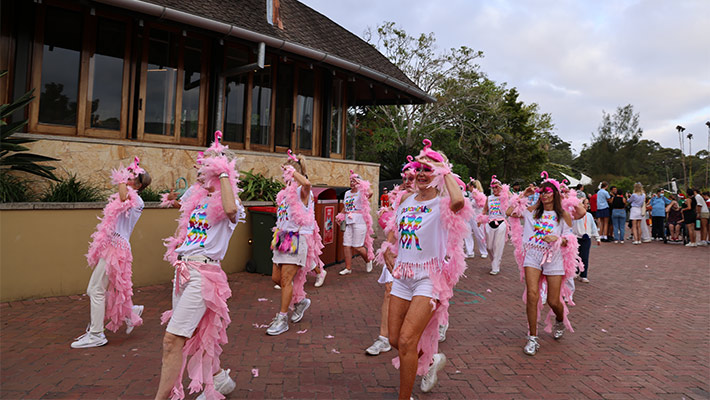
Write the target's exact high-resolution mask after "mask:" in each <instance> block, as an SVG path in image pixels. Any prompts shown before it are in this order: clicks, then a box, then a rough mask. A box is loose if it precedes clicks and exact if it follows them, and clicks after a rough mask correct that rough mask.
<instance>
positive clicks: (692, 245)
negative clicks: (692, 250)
mask: <svg viewBox="0 0 710 400" xmlns="http://www.w3.org/2000/svg"><path fill="white" fill-rule="evenodd" d="M697 246H698V245H697V244H695V243H693V242H690V243H688V244H686V245H685V247H697Z"/></svg>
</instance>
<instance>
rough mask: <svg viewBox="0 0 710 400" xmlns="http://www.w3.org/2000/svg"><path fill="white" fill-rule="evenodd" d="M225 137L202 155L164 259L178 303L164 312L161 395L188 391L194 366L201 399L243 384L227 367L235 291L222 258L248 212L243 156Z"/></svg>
mask: <svg viewBox="0 0 710 400" xmlns="http://www.w3.org/2000/svg"><path fill="white" fill-rule="evenodd" d="M221 138H222V133H221V132H220V131H217V132H215V140H214V142H213V143H212V145H211V146H210V147H209V148H208V149H207V150H206V151H205V152H204V154H203V155H201V156H198V160H197V164H198V166H199V170H198V173H197V181H196V183H195V184H194V185H192V186H191V187H190V189H189V191H188V192H186V194H185V195H183V196H182V198H181V199H180V217H179V218H178V227H177V229H176V231H175V235H174V236H173V237H170V238H168V239H166V240H165V246H166V248H167V250H166V252H165V255H164V256H163V259H165V260H166V261H169V262H170V263H171V264H172V265H173V267H174V268H175V278H174V279H173V291H172V309H171V310H169V311H166V312H165V313H163V315H162V316H161V322H162V323H163V324H165V323H167V324H168V326H167V328H166V329H165V335H164V337H163V359H162V367H161V370H160V384H159V386H158V392H157V394H156V396H155V398H156V399H167V398H168V397H170V398H171V399H173V400H176V399H182V398H184V396H185V393H184V391H183V385H182V377H183V372H184V370H185V367H186V366H188V375H189V377H190V380H191V383H190V386H189V388H190V392H191V393H194V392H197V391H200V390H201V389H203V385H204V390H203V392H202V394H201V395H200V396H199V397H198V399H204V398H208V399H221V398H223V396H222V395H225V394H229V393H231V392H232V391H233V390H234V388H235V387H236V383H235V382H234V380H232V378H231V377H230V376H229V373H230V370H229V369H227V370H225V369H222V368H221V366H220V355H221V353H222V345H223V344H225V343H227V327H228V326H229V323H230V322H231V319H230V317H229V308H228V306H227V299H229V297H231V295H232V291H231V289H230V288H229V284H228V282H227V275H226V274H225V273H224V271H223V270H222V267H221V265H220V261H221V260H222V259H223V258H224V255H225V254H226V253H227V248H228V247H229V239H230V238H231V237H232V233H233V232H234V229H235V228H236V226H237V224H238V223H239V222H244V218H245V217H246V214H245V212H244V207H242V205H241V203H240V202H239V199H238V198H237V197H236V193H238V192H239V189H238V187H237V180H238V176H239V175H238V172H237V171H238V167H237V160H236V159H235V158H234V156H233V154H232V153H231V152H230V151H229V149H228V148H227V146H224V145H222V144H221V143H220V141H221ZM190 357H191V359H190V361H189V362H188V361H187V359H188V358H190Z"/></svg>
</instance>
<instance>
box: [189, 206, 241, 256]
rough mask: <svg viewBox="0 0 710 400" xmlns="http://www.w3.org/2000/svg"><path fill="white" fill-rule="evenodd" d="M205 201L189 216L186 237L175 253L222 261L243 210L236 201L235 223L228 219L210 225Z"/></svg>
mask: <svg viewBox="0 0 710 400" xmlns="http://www.w3.org/2000/svg"><path fill="white" fill-rule="evenodd" d="M207 200H208V198H207V197H205V198H204V199H203V200H202V201H201V202H200V203H199V204H198V205H197V206H196V207H195V209H194V210H192V213H191V214H190V220H189V221H188V224H187V236H186V237H185V241H184V242H183V244H182V245H181V246H180V247H178V248H177V249H176V250H175V252H176V253H177V254H180V255H183V256H196V255H200V256H205V257H209V258H211V259H213V260H222V259H223V258H224V255H225V253H227V248H228V247H229V239H230V238H231V237H232V233H233V232H234V228H235V227H236V226H237V223H238V221H239V218H240V216H242V215H243V213H244V209H243V207H242V205H241V204H240V203H239V201H238V200H236V199H235V201H234V202H235V204H236V205H237V210H238V211H237V222H232V221H230V220H229V218H223V219H222V220H220V221H218V222H216V223H212V222H211V221H209V220H208V219H207V207H208V204H207Z"/></svg>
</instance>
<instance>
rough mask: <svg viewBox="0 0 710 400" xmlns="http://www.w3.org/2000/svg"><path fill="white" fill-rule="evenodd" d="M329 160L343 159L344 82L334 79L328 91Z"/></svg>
mask: <svg viewBox="0 0 710 400" xmlns="http://www.w3.org/2000/svg"><path fill="white" fill-rule="evenodd" d="M330 98H331V106H330V158H345V157H344V153H345V140H344V136H345V135H344V132H345V109H344V108H345V107H344V105H345V82H344V81H343V79H340V78H338V77H334V78H333V80H332V83H331V90H330Z"/></svg>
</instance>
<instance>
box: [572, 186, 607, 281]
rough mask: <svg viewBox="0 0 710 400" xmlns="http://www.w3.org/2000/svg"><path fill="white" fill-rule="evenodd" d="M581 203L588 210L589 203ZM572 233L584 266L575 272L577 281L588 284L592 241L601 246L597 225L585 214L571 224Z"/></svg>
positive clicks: (589, 215)
mask: <svg viewBox="0 0 710 400" xmlns="http://www.w3.org/2000/svg"><path fill="white" fill-rule="evenodd" d="M583 202H584V207H586V208H589V201H588V200H587V199H584V200H583ZM572 233H574V235H575V236H577V242H578V243H579V258H581V259H582V263H583V264H584V269H583V270H582V271H577V272H578V273H579V279H580V280H581V281H582V282H584V283H589V250H590V249H591V247H592V239H594V240H595V241H596V242H597V246H601V240H600V238H599V231H598V230H597V224H595V223H594V218H592V216H591V214H589V213H587V214H585V216H584V217H582V218H580V219H575V220H574V221H573V222H572Z"/></svg>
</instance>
